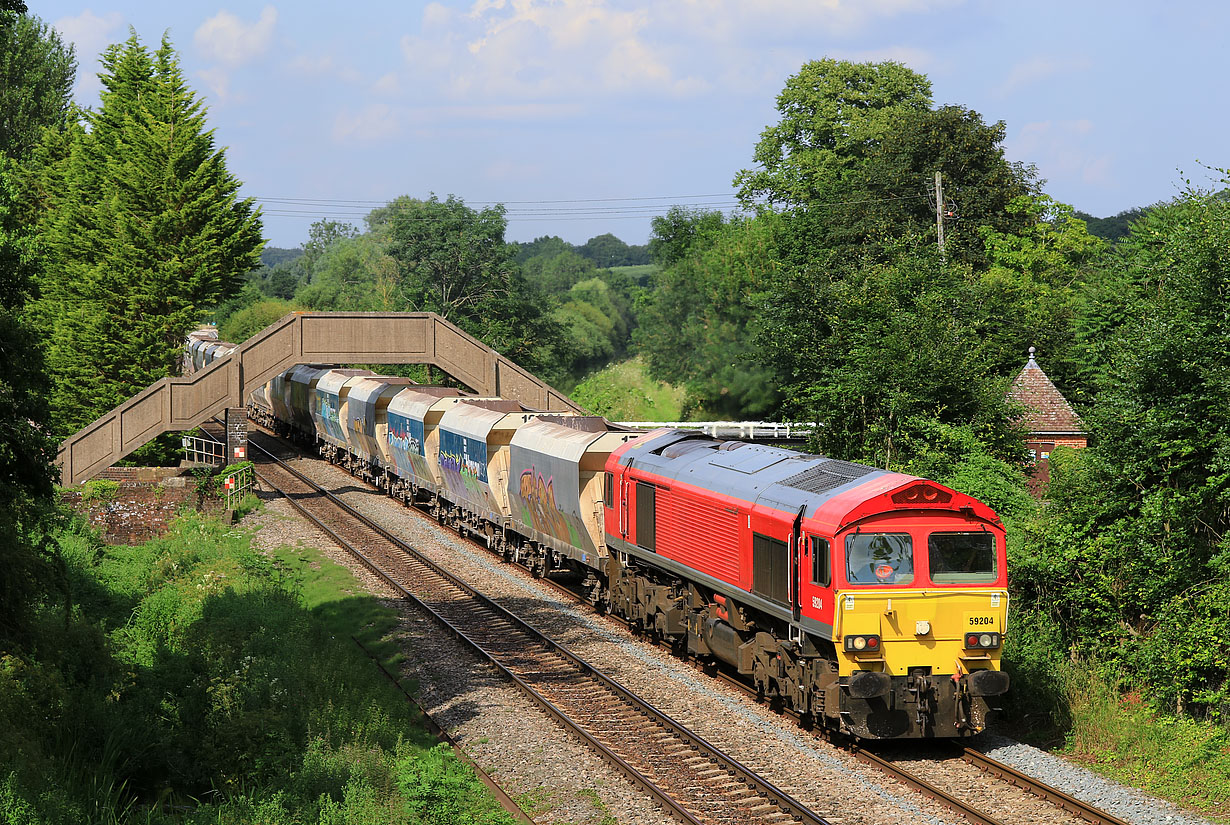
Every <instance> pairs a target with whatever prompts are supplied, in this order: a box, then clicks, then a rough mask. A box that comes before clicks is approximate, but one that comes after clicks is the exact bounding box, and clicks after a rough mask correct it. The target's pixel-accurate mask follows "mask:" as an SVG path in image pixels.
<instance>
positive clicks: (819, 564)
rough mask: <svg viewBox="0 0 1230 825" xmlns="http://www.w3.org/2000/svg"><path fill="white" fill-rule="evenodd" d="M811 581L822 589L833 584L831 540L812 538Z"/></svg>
mask: <svg viewBox="0 0 1230 825" xmlns="http://www.w3.org/2000/svg"><path fill="white" fill-rule="evenodd" d="M810 538H811V581H812V584H818V585H820V586H821V587H828V586H829V585H830V584H832V583H833V565H832V564H831V563H830V554H831V552H832V551H831V550H830V549H829V540H828V539H821V538H816V537H815V536H811V537H810Z"/></svg>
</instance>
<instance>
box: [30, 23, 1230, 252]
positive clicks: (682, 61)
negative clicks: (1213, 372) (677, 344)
mask: <svg viewBox="0 0 1230 825" xmlns="http://www.w3.org/2000/svg"><path fill="white" fill-rule="evenodd" d="M27 4H28V5H29V10H30V13H31V14H34V15H36V16H38V17H39V18H41V19H42V20H43V21H44V22H46V23H49V24H51V25H52V26H54V27H55V28H56V29H57V30H58V31H59V32H60V34H61V35H62V36H63V37H64V38H65V39H66V40H68V41H71V42H72V43H73V44H74V45H75V48H76V53H77V59H78V64H79V68H78V80H77V85H76V88H75V95H76V98H77V101H78V102H79V103H81V104H82V105H83V106H90V107H96V106H97V105H98V93H99V89H100V88H101V85H100V83H99V81H98V79H97V72H98V71H99V64H98V60H97V57H98V54H99V53H100V52H101V51H102V50H103V49H104V48H105V47H106V46H107V45H108V44H110V43H116V42H120V41H123V40H125V39H127V37H128V36H129V31H130V28H131V29H132V30H135V32H136V34H137V35H138V37H139V38H140V39H141V40H142V42H143V43H145V44H146V45H147V46H149V47H151V48H152V47H156V46H157V45H158V43H159V41H160V40H161V38H162V37H163V35H164V34H165V35H167V36H168V37H169V38H170V40H171V43H172V44H173V45H174V46H175V48H176V49H177V50H178V52H179V55H180V59H181V65H182V67H183V69H184V71H185V73H186V75H187V77H188V79H189V83H190V84H191V85H192V87H193V88H194V89H195V90H196V91H197V92H198V93H199V94H200V95H201V96H202V97H203V98H204V101H205V104H206V105H207V107H208V112H209V123H210V125H211V126H212V127H213V128H214V129H215V131H216V139H217V141H218V143H219V144H220V145H222V146H225V147H226V159H227V165H228V168H229V169H230V171H231V172H232V173H233V174H234V175H235V176H236V177H237V178H238V179H239V180H241V181H242V182H243V188H242V190H241V193H242V194H243V195H244V196H247V197H252V198H255V199H257V202H258V203H259V204H260V206H261V208H262V210H263V215H264V217H263V221H264V226H265V235H266V237H267V238H268V240H269V243H270V244H271V245H273V246H279V247H297V246H299V245H300V244H302V243H303V242H304V241H305V240H306V239H307V234H308V228H309V226H310V225H311V224H312V223H313V222H314V221H316V220H320V219H322V218H329V219H332V220H342V221H349V222H351V223H354V224H355V225H356V226H359V227H362V217H363V215H364V214H366V212H367V211H368V210H370V209H371V208H373V207H375V206H379V205H381V204H383V203H386V202H387V201H389V200H391V199H392V198H395V197H397V196H400V195H410V196H412V197H420V198H425V197H427V196H429V195H430V194H432V193H435V194H436V195H438V196H440V197H441V198H443V197H445V196H447V195H456V196H457V197H459V198H461V199H462V200H464V201H465V202H466V203H467V204H469V205H470V206H473V207H475V208H482V207H484V206H488V205H491V204H494V203H503V204H504V205H505V208H506V210H507V216H508V230H507V238H508V240H511V241H529V240H532V239H533V238H536V237H540V236H543V235H558V236H560V237H562V238H563V239H564V240H566V241H569V242H571V243H576V244H580V243H583V242H585V241H586V240H587V239H589V238H591V237H593V236H596V235H600V234H603V233H606V232H611V233H613V234H615V235H616V236H618V237H620V238H622V239H623V240H625V241H626V242H628V243H634V244H635V243H644V242H645V241H646V240H647V239H648V237H649V234H650V232H651V224H650V221H651V218H652V216H654V215H658V214H663V213H664V212H665V211H666V210H667V209H669V208H670V206H672V205H675V204H681V205H687V206H690V207H694V208H703V209H722V210H729V209H731V208H733V207H734V206H735V204H736V201H735V199H734V190H733V188H732V186H731V181H732V179H733V178H734V176H735V174H736V173H737V172H738V171H739V170H741V169H744V168H749V167H751V165H752V162H753V161H752V152H753V150H754V147H755V144H756V141H757V140H758V138H759V136H760V133H761V132H762V130H764V128H765V127H766V126H769V125H770V124H772V123H775V122H776V121H777V119H778V113H777V111H776V108H775V102H776V97H777V95H778V94H779V93H780V92H781V90H782V88H783V86H784V84H785V82H786V79H787V78H788V77H789V76H790V75H792V74H794V73H795V72H797V71H798V70H799V68H800V67H801V66H802V65H803V64H805V63H806V62H808V61H810V60H816V59H820V58H823V57H831V58H836V59H843V60H853V61H882V60H895V61H898V62H901V63H904V64H905V65H907V66H909V67H910V68H911V69H913V70H915V71H917V72H921V73H923V74H926V75H927V76H928V78H929V79H930V80H931V83H932V90H933V97H934V102H935V104H936V105H948V104H954V105H960V106H965V107H967V108H970V109H973V110H975V111H977V112H979V113H980V114H981V115H982V116H983V118H984V120H986V121H987V122H989V123H990V122H995V121H1000V120H1002V121H1004V123H1005V124H1006V127H1007V133H1006V134H1007V137H1006V140H1005V152H1006V154H1007V156H1008V158H1009V160H1013V161H1021V162H1024V163H1031V164H1034V165H1035V166H1036V167H1037V169H1038V172H1039V174H1040V176H1041V177H1042V178H1043V179H1045V180H1046V185H1045V187H1044V188H1045V192H1046V193H1047V194H1048V195H1050V196H1051V197H1053V198H1055V199H1056V200H1059V201H1061V202H1063V203H1069V204H1072V205H1073V206H1075V207H1076V208H1077V209H1079V210H1081V211H1084V212H1088V213H1090V214H1092V215H1095V216H1098V217H1105V216H1109V215H1114V214H1116V213H1118V212H1120V211H1123V210H1125V209H1131V208H1133V207H1137V206H1145V205H1148V204H1151V203H1156V202H1158V201H1162V200H1167V199H1170V198H1172V197H1174V196H1175V195H1176V194H1178V193H1179V192H1180V191H1181V190H1182V188H1183V187H1184V186H1185V181H1188V180H1190V181H1191V183H1192V184H1193V185H1197V186H1202V187H1204V188H1209V187H1212V186H1214V185H1215V184H1216V182H1217V180H1218V178H1219V175H1216V174H1214V173H1212V172H1210V171H1209V169H1208V168H1206V167H1215V168H1217V167H1220V168H1225V167H1230V157H1228V155H1230V141H1227V139H1226V135H1227V133H1228V132H1230V129H1228V128H1227V126H1228V125H1230V124H1228V121H1230V106H1228V105H1227V102H1228V101H1227V91H1226V89H1227V85H1226V84H1225V82H1224V80H1223V79H1222V78H1221V76H1220V74H1221V73H1220V72H1219V71H1217V70H1216V69H1215V66H1216V65H1218V64H1219V63H1220V58H1219V57H1218V55H1221V54H1223V51H1224V44H1225V38H1226V32H1227V31H1230V4H1226V3H1219V2H1213V1H1212V0H1203V2H1188V0H1178V1H1177V2H1170V3H1168V4H1162V3H1157V2H1141V1H1140V0H1118V1H1117V2H1109V1H1104V0H1075V2H1073V1H1072V0H1068V2H1057V0H654V2H648V0H471V1H470V2H456V3H453V2H443V3H441V2H432V3H422V2H387V0H359V2H352V3H338V2H336V0H333V2H328V3H325V2H319V1H318V0H296V2H294V3H291V2H286V1H285V0H282V2H268V3H265V2H262V1H261V0H254V1H253V2H244V3H240V2H235V1H234V0H232V2H230V3H229V4H221V5H220V4H217V3H214V2H194V0H180V2H167V0H146V1H144V2H115V1H114V0H90V2H86V3H82V2H79V0H50V1H49V2H40V0H27Z"/></svg>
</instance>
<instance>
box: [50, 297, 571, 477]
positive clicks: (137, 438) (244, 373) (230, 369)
mask: <svg viewBox="0 0 1230 825" xmlns="http://www.w3.org/2000/svg"><path fill="white" fill-rule="evenodd" d="M297 364H430V365H432V366H434V367H438V368H439V369H441V370H443V371H444V372H445V373H447V374H448V375H449V376H451V377H452V378H454V379H455V380H457V381H459V382H461V383H462V384H464V385H465V386H467V387H469V388H470V389H472V390H474V391H475V392H477V393H479V394H480V395H486V396H499V397H501V398H509V399H513V400H516V401H520V402H522V403H523V404H525V405H526V406H527V407H531V408H533V409H539V410H544V411H548V412H573V413H575V412H581V409H580V408H579V407H578V406H577V405H576V404H574V403H573V402H572V400H571V399H569V398H568V397H567V396H566V395H564V394H563V393H561V392H559V391H557V390H555V389H552V388H551V387H549V386H548V385H547V384H545V383H543V382H542V381H540V380H539V379H538V378H536V377H534V376H533V375H531V374H530V373H529V372H527V371H526V370H524V369H522V368H521V367H519V366H517V365H516V364H514V363H513V362H512V361H510V360H508V359H507V358H505V357H504V356H503V355H500V354H499V353H498V352H496V351H495V350H493V349H491V348H490V347H488V346H487V345H486V344H484V343H482V342H481V341H479V340H478V339H476V338H474V337H472V336H471V335H469V334H467V333H465V332H462V331H461V330H460V329H459V328H458V327H456V326H455V325H454V324H452V323H451V322H449V321H447V320H445V319H444V318H441V317H440V316H439V315H436V314H435V313H434V312H296V313H292V314H290V315H287V316H286V317H285V318H282V319H281V320H280V321H278V322H276V323H274V324H272V325H270V326H268V327H266V328H265V329H264V330H263V331H261V332H260V333H259V334H258V335H256V336H254V337H252V338H250V339H248V340H247V341H245V342H244V343H243V344H242V345H240V346H239V348H238V349H237V350H235V352H233V353H231V354H230V355H226V356H223V357H222V358H219V359H217V360H215V361H213V362H212V363H210V364H209V365H208V366H207V367H205V368H204V369H202V370H200V371H198V372H196V373H193V374H192V375H191V376H187V377H184V378H163V379H161V380H160V381H158V382H157V383H155V384H153V385H151V386H150V387H148V388H147V389H145V390H144V391H143V392H141V393H139V394H137V395H136V396H134V397H133V398H130V399H129V400H128V401H126V402H124V403H123V404H120V405H119V406H118V407H116V408H115V409H113V410H111V412H109V413H107V414H106V415H104V416H103V417H101V418H99V419H98V420H97V421H95V422H94V423H93V424H90V425H88V426H87V427H85V428H83V429H82V430H80V431H79V432H77V433H76V434H75V435H72V436H70V437H69V438H67V439H65V440H64V443H62V444H61V445H60V451H59V454H58V456H57V458H56V463H57V464H59V465H60V479H61V482H60V483H61V484H63V485H65V486H68V485H72V484H79V483H81V482H83V481H87V480H89V479H91V478H93V477H94V476H95V475H97V474H98V473H100V472H102V471H103V470H105V469H107V468H108V467H110V466H111V465H112V464H114V463H115V462H117V461H119V460H120V459H121V458H123V457H124V456H126V455H128V454H129V453H131V452H132V451H133V450H135V449H137V448H138V447H140V446H142V445H144V444H146V443H148V442H149V441H150V440H152V439H153V438H155V437H157V436H159V435H162V434H163V433H166V432H182V431H184V430H190V429H192V428H193V427H196V426H197V425H198V424H201V423H202V422H204V421H208V420H209V419H210V418H212V417H214V416H216V415H219V414H221V413H222V412H223V411H224V410H226V409H227V408H228V407H243V406H244V405H245V404H246V402H247V398H248V395H249V394H250V393H251V392H252V391H253V390H255V389H256V388H257V387H259V386H261V385H262V384H264V383H266V382H268V381H269V379H271V378H273V376H275V375H277V374H279V373H281V372H284V371H286V370H288V369H290V368H291V367H293V366H296V365H297Z"/></svg>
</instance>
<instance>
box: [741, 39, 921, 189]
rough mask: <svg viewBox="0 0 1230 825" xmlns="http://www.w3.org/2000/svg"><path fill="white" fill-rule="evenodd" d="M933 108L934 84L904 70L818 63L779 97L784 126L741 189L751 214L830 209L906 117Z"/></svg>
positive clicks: (765, 137) (758, 155) (771, 136)
mask: <svg viewBox="0 0 1230 825" xmlns="http://www.w3.org/2000/svg"><path fill="white" fill-rule="evenodd" d="M930 105H931V82H930V81H929V80H927V78H926V77H925V76H924V75H920V74H917V73H916V72H913V71H911V70H910V69H908V68H906V67H905V66H904V65H902V64H900V63H895V62H892V61H886V62H883V63H851V62H848V61H844V60H832V59H828V58H826V59H824V60H814V61H812V62H810V63H807V64H805V65H804V66H803V68H801V69H800V70H799V71H798V73H796V74H794V75H792V76H791V77H790V78H789V79H788V80H787V81H786V87H785V89H783V90H782V93H781V94H780V95H778V97H777V110H778V112H780V113H781V120H780V121H779V122H778V123H776V124H774V125H772V126H769V127H768V128H766V129H765V130H764V131H763V132H762V133H761V135H760V141H759V142H758V143H757V144H756V150H755V153H754V158H755V160H756V162H757V163H758V164H759V166H760V168H759V169H744V170H743V171H741V172H739V174H738V175H736V176H735V180H734V185H735V187H736V188H737V189H738V190H739V199H740V200H741V201H743V203H744V205H745V206H754V205H756V204H757V203H759V202H761V201H765V202H768V203H769V204H775V205H781V206H784V207H787V208H800V207H807V206H810V205H816V204H819V203H823V202H825V201H826V200H829V199H830V198H831V195H832V193H833V189H834V185H835V184H839V183H840V182H841V181H842V180H844V179H845V178H846V177H847V176H849V175H851V174H854V173H856V172H857V170H858V168H859V167H860V166H861V164H862V163H863V161H865V160H866V158H867V157H868V156H869V154H870V153H871V152H873V151H875V149H876V148H877V147H878V146H879V145H880V142H881V141H882V140H883V138H884V136H885V135H886V134H887V133H888V131H889V130H890V128H891V127H892V125H893V121H894V120H895V119H896V118H898V117H900V116H901V115H903V114H905V113H908V112H911V111H914V112H920V111H924V110H926V109H928V108H929V107H930Z"/></svg>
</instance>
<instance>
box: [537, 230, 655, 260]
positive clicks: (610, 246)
mask: <svg viewBox="0 0 1230 825" xmlns="http://www.w3.org/2000/svg"><path fill="white" fill-rule="evenodd" d="M517 246H519V247H521V251H520V252H519V253H518V255H517V260H518V261H519V262H521V263H525V262H526V261H528V260H529V259H530V258H534V257H538V256H542V255H545V256H548V257H553V256H555V255H558V254H560V253H561V252H572V253H575V254H577V255H580V256H581V257H582V258H588V259H589V260H591V261H593V262H594V263H595V264H596V265H597V266H600V267H602V268H604V269H606V268H609V267H612V266H643V265H645V264H649V263H652V261H651V259H650V257H649V246H648V245H647V244H639V245H630V244H626V243H624V242H623V241H621V240H620V239H619V238H616V237H615V236H614V235H612V234H611V233H609V232H608V233H607V234H605V235H598V236H597V237H594V238H590V239H589V240H588V241H586V242H585V243H584V244H582V245H581V246H574V245H573V244H570V243H568V242H567V241H565V240H564V239H562V238H560V237H558V236H556V235H544V236H543V237H541V238H535V239H534V240H532V241H529V242H528V243H519V244H517Z"/></svg>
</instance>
